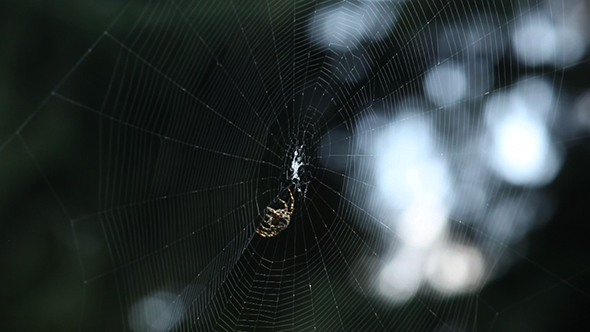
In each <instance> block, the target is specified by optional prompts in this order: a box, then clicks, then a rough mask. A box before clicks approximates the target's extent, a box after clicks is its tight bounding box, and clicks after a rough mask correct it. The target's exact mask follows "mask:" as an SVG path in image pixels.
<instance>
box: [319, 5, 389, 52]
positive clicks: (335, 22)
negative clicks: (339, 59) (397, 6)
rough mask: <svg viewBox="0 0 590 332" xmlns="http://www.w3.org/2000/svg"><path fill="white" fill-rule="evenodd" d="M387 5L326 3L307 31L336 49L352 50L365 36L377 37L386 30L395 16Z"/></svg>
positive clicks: (383, 34) (387, 32) (376, 38)
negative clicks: (332, 4)
mask: <svg viewBox="0 0 590 332" xmlns="http://www.w3.org/2000/svg"><path fill="white" fill-rule="evenodd" d="M390 6H393V4H391V3H390V2H379V1H377V2H367V3H363V4H361V5H354V4H351V3H349V2H344V3H343V4H341V5H338V6H330V7H326V8H324V9H321V10H319V11H318V12H317V15H315V17H314V21H313V22H312V23H311V24H310V26H309V32H308V33H309V35H310V37H311V38H312V39H313V40H314V41H315V42H316V43H320V44H323V45H325V46H327V47H330V48H332V49H334V50H336V51H346V50H353V49H355V48H357V47H358V46H359V45H360V44H361V43H362V42H363V40H365V39H366V40H369V41H373V40H379V39H382V38H383V37H385V36H386V35H387V34H389V32H390V30H391V26H392V25H393V24H394V23H395V20H396V19H395V16H394V15H393V14H392V13H393V11H392V10H391V9H388V8H389V7H390Z"/></svg>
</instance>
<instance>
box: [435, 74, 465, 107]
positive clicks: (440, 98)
mask: <svg viewBox="0 0 590 332" xmlns="http://www.w3.org/2000/svg"><path fill="white" fill-rule="evenodd" d="M424 90H425V92H426V96H427V97H428V99H430V101H432V102H433V103H435V104H436V105H438V106H448V105H450V104H453V103H456V102H457V101H459V100H460V99H462V98H463V97H465V95H466V93H467V77H466V75H465V71H464V70H463V68H462V67H460V66H457V65H448V64H444V65H439V66H436V67H433V68H432V69H431V70H430V71H428V73H427V74H426V77H425V78H424Z"/></svg>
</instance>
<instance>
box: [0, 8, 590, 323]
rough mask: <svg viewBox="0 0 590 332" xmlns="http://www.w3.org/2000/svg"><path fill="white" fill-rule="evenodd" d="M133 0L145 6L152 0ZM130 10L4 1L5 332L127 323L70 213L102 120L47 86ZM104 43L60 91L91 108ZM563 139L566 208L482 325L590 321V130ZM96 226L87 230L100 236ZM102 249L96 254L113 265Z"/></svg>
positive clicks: (91, 198) (576, 72) (82, 197)
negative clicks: (86, 262)
mask: <svg viewBox="0 0 590 332" xmlns="http://www.w3.org/2000/svg"><path fill="white" fill-rule="evenodd" d="M132 6H137V10H139V9H141V7H142V2H135V3H133V4H132ZM122 8H123V4H120V3H119V2H118V1H34V0H20V1H16V0H5V1H3V2H1V3H0V24H1V28H0V45H2V47H1V50H0V143H1V146H2V149H1V150H0V275H2V282H1V283H0V294H1V299H2V300H1V304H0V330H2V331H36V330H37V331H75V330H79V329H81V330H87V329H89V327H92V329H94V330H97V331H110V330H113V329H117V326H119V324H120V322H121V314H122V312H121V309H120V308H118V307H116V306H110V305H105V304H111V303H117V300H116V299H117V294H118V291H117V286H116V284H115V282H114V281H113V280H112V279H111V278H108V277H106V278H102V279H100V280H99V281H98V282H90V283H91V284H90V285H89V284H85V282H84V280H87V279H85V277H84V275H83V272H82V269H81V261H80V257H79V256H80V253H86V252H93V245H95V244H93V243H92V241H85V240H84V238H81V239H79V240H80V241H79V242H78V243H76V241H74V239H73V236H72V226H71V224H70V221H71V220H72V216H69V215H67V212H66V211H71V209H72V207H71V206H70V205H69V203H68V202H69V201H70V200H73V199H74V198H75V199H76V200H78V201H81V202H85V203H84V204H85V205H82V206H78V207H77V208H79V209H80V210H82V211H92V210H93V209H94V210H96V208H97V206H96V183H95V182H96V181H93V180H95V179H96V174H95V173H93V169H95V168H94V167H92V165H96V164H97V163H98V160H97V159H96V153H95V152H94V151H93V146H94V145H93V144H95V143H96V142H94V143H93V140H95V139H96V137H97V135H96V134H97V133H95V132H92V128H94V127H93V126H92V124H93V123H95V122H96V118H95V117H94V116H93V115H92V114H91V113H90V112H88V113H84V112H71V111H61V110H60V102H59V100H56V99H55V98H50V97H49V96H50V95H49V93H50V92H51V91H53V90H54V89H55V87H56V86H58V85H59V84H60V83H61V80H62V79H63V78H64V77H66V75H68V72H69V70H70V69H71V68H72V67H74V66H75V65H76V63H77V62H78V61H79V60H80V59H81V58H83V57H84V56H85V54H86V52H87V49H88V48H89V47H90V46H91V45H93V43H94V42H95V41H96V40H97V38H98V37H99V36H100V35H101V34H102V33H103V31H104V30H105V29H107V28H108V27H109V23H110V22H111V21H112V20H113V18H114V17H115V16H116V15H117V14H118V13H119V12H120V11H121V10H122ZM134 10H135V9H132V10H131V11H130V12H133V11H134ZM219 15H220V17H223V14H219ZM133 23H134V22H133V20H132V15H131V16H130V18H129V22H126V21H125V20H121V21H120V22H119V24H118V25H117V26H116V27H114V28H113V29H112V30H109V31H110V32H111V33H113V34H117V32H120V31H123V32H124V31H126V30H127V29H129V28H130V27H131V26H132V24H133ZM100 51H101V52H104V54H102V55H100V56H93V57H91V58H90V57H89V58H88V59H86V60H84V62H83V64H82V66H80V67H78V68H79V70H78V72H77V74H76V75H75V76H74V77H73V78H72V79H69V80H68V81H67V83H66V85H65V86H63V87H60V88H61V89H64V90H65V91H67V92H69V93H71V94H72V95H76V96H78V97H80V98H81V100H84V103H85V104H86V105H94V104H100V102H102V100H103V97H102V96H103V91H102V90H100V89H101V88H102V87H104V85H105V82H107V81H108V79H109V77H108V76H106V75H105V72H104V71H103V70H102V69H103V68H105V66H107V64H108V63H110V62H111V61H112V59H113V58H112V57H113V55H114V54H116V52H110V50H109V49H108V47H105V48H102V49H101V50H100ZM589 75H590V70H589V64H588V62H583V63H581V64H579V65H578V66H576V67H575V68H572V69H569V70H566V71H565V73H564V82H563V84H564V87H566V88H567V89H568V90H569V91H570V92H572V93H579V92H581V91H584V90H585V89H588V88H590V79H588V77H590V76H589ZM48 110H49V111H48ZM31 115H33V116H32V117H31ZM22 124H26V126H25V127H24V128H22V129H23V131H22V132H21V131H20V129H21V125H22ZM19 137H24V138H25V142H26V143H23V142H22V141H21V139H20V138H19ZM83 142H91V144H86V143H83ZM565 145H566V147H567V149H568V150H567V158H566V160H565V164H564V166H563V168H562V169H561V172H560V174H559V175H558V177H557V178H556V179H555V181H554V182H553V183H551V184H550V185H548V186H547V187H546V188H544V189H543V190H545V191H547V192H548V193H550V194H551V195H552V196H553V197H555V198H556V201H557V202H558V205H557V210H556V212H555V214H554V216H553V217H552V219H551V220H550V221H549V222H548V223H547V225H546V226H545V227H543V228H540V229H538V230H536V231H534V232H533V233H531V234H530V235H529V237H528V238H527V240H526V243H524V244H521V245H519V246H516V247H513V248H511V249H509V251H514V254H515V256H516V257H521V260H520V262H519V263H518V264H516V265H515V266H513V267H512V268H511V269H510V270H509V271H507V272H506V274H505V275H504V276H502V277H501V278H499V279H497V280H495V281H493V282H492V283H490V284H488V285H487V286H486V287H485V288H484V289H483V291H482V293H481V294H480V296H479V298H480V299H481V300H482V301H481V302H480V303H479V304H478V314H477V322H476V323H475V325H474V326H476V328H474V330H477V331H487V330H488V329H489V328H490V327H492V330H493V331H558V330H560V331H574V330H579V331H582V330H585V328H584V326H585V327H586V328H588V326H589V324H588V319H587V317H586V316H587V314H588V312H590V284H589V281H590V238H589V235H590V233H589V232H588V230H589V226H588V223H589V222H590V190H588V188H589V186H590V138H589V137H588V133H586V134H584V133H582V134H579V135H577V136H576V137H574V138H573V139H572V140H571V141H568V142H565ZM47 182H49V183H51V184H52V186H51V187H49V186H48V185H47ZM88 225H89V226H88V228H89V229H88V230H86V231H87V232H90V233H94V232H100V229H99V228H98V226H96V225H94V224H93V223H88ZM93 227H96V229H93ZM104 255H106V254H105V253H104V252H101V254H97V255H96V256H93V258H92V260H95V261H96V264H97V265H98V264H100V262H101V261H108V260H109V257H107V256H104ZM86 267H87V268H88V266H86ZM90 269H92V266H90ZM86 272H87V274H88V275H92V273H89V272H88V271H86ZM87 281H88V280H87ZM484 299H485V302H487V305H486V303H484V301H483V300H484ZM81 326H82V327H81ZM80 327H81V328H80Z"/></svg>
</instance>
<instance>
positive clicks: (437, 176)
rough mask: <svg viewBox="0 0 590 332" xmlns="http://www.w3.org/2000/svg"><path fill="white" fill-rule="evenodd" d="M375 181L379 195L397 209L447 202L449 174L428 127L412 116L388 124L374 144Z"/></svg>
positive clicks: (443, 204)
mask: <svg viewBox="0 0 590 332" xmlns="http://www.w3.org/2000/svg"><path fill="white" fill-rule="evenodd" d="M375 154H376V155H377V156H378V157H377V160H376V166H375V172H374V174H375V182H376V183H377V185H378V188H379V193H380V194H381V199H382V200H383V201H385V202H387V203H388V204H389V205H390V206H392V207H394V208H396V209H397V210H398V211H404V210H406V209H408V208H410V207H412V206H414V205H416V204H418V205H422V206H424V204H432V205H433V206H447V205H448V204H450V196H451V186H450V178H449V174H448V170H447V166H446V163H445V161H444V159H442V158H440V157H439V155H440V154H439V153H437V152H436V151H435V149H434V145H433V143H432V138H431V134H430V129H429V127H428V126H427V125H426V124H425V123H424V122H422V121H421V120H420V119H418V118H416V117H413V118H410V119H408V120H406V121H400V122H397V123H395V124H394V125H391V126H390V128H389V129H388V130H386V131H385V132H384V133H383V135H382V136H381V138H380V139H379V140H378V141H377V144H376V145H375Z"/></svg>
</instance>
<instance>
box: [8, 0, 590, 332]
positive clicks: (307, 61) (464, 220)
mask: <svg viewBox="0 0 590 332" xmlns="http://www.w3.org/2000/svg"><path fill="white" fill-rule="evenodd" d="M582 5H583V3H582V2H569V1H565V2H562V1H549V0H547V1H540V2H519V1H483V2H470V1H445V0H443V1H295V0H285V1H225V0H224V1H134V2H129V3H127V4H125V5H124V6H122V7H120V8H119V9H117V10H116V15H115V17H114V19H113V20H112V23H111V24H110V25H109V26H108V27H107V28H106V29H105V30H104V33H103V34H101V35H100V36H99V37H98V39H97V40H96V41H95V42H93V43H92V44H91V47H90V48H89V49H88V51H87V53H86V54H85V55H84V56H83V57H81V58H80V60H79V61H78V62H76V63H75V65H74V67H73V69H72V70H71V71H70V72H68V73H67V75H66V76H65V77H64V78H63V80H62V81H61V82H60V83H59V85H58V86H57V87H56V88H55V89H54V90H53V91H52V92H51V94H50V96H48V97H47V99H46V100H45V101H44V102H43V103H41V104H40V105H39V107H38V108H37V109H36V110H35V111H33V112H32V113H30V116H29V118H28V119H26V120H25V121H24V122H23V123H22V125H21V126H20V127H19V128H18V129H17V130H16V131H15V132H14V133H13V134H12V136H10V137H9V138H8V139H6V140H5V141H4V144H3V145H2V147H1V148H0V151H12V150H11V149H10V148H9V147H13V146H16V147H17V148H16V149H17V150H19V151H21V152H26V153H27V154H28V155H29V156H30V158H31V160H32V161H33V163H34V164H35V167H36V168H37V170H38V172H39V174H42V175H43V176H44V177H45V174H46V173H47V171H48V170H49V169H50V167H51V166H50V165H48V164H45V163H43V160H44V159H43V151H42V147H39V146H37V145H35V144H33V142H34V141H35V140H37V139H38V137H39V136H42V137H49V136H52V135H54V133H43V132H41V134H39V133H40V131H39V128H40V127H42V126H43V122H44V121H47V119H58V120H57V121H59V119H67V118H75V119H78V120H79V122H80V123H82V128H83V130H82V131H81V132H80V133H79V136H78V137H82V138H79V139H76V140H79V143H78V144H79V145H80V146H81V148H80V149H82V150H83V151H85V153H84V154H83V157H82V156H81V157H79V158H78V157H76V156H72V157H71V160H70V163H69V167H70V168H71V169H84V172H83V174H82V175H76V176H72V178H71V179H69V180H67V181H66V182H71V184H70V185H62V183H63V182H61V180H55V179H51V178H48V177H45V179H46V182H47V184H48V185H49V187H50V188H51V191H52V194H53V196H54V197H55V198H56V199H57V201H58V202H59V205H60V208H61V209H62V211H63V212H65V213H66V216H67V217H66V219H67V220H68V221H69V222H70V225H71V230H72V234H73V237H74V239H75V243H76V247H75V251H76V253H77V255H78V257H79V265H80V267H81V270H82V281H83V284H84V286H83V289H84V305H83V307H82V314H81V317H82V318H81V323H80V324H81V327H80V329H81V330H88V329H90V328H91V326H93V325H94V324H96V322H97V321H98V320H97V319H98V318H97V317H103V318H101V320H100V321H104V322H105V326H106V327H108V330H122V331H168V330H171V331H213V330H215V331H233V330H240V331H250V330H259V331H271V330H272V331H314V330H319V331H340V330H348V331H381V330H384V331H390V330H396V331H446V330H450V331H468V330H469V331H479V330H482V331H489V330H509V329H508V328H507V327H506V326H511V325H510V324H511V323H510V318H511V317H512V314H511V310H513V309H514V308H517V309H518V308H521V309H523V310H526V309H527V308H533V305H532V304H531V299H537V298H543V296H544V295H545V294H546V293H547V292H548V290H551V289H553V288H555V287H557V286H559V287H560V289H561V290H562V292H563V293H567V294H570V293H573V294H576V296H579V297H580V298H582V299H583V300H584V301H585V303H586V305H587V303H588V294H587V293H586V292H585V291H584V289H583V288H581V287H579V286H577V285H575V284H574V283H573V282H572V280H571V278H573V277H574V276H577V275H579V274H584V271H587V268H588V262H587V261H585V262H582V263H576V264H575V267H574V268H573V270H574V271H573V272H572V271H569V270H568V271H565V269H564V270H561V271H560V270H557V271H556V270H554V268H553V267H552V266H551V265H550V264H549V263H539V262H537V261H536V260H534V259H533V258H530V257H529V256H528V254H527V251H526V248H524V247H521V246H523V245H522V243H526V239H527V234H528V233H529V232H531V231H532V230H533V229H536V228H540V227H541V226H542V225H543V223H544V221H546V220H547V219H549V218H550V216H551V215H552V213H553V211H554V210H555V208H556V205H555V201H554V200H551V198H550V196H547V195H545V193H544V192H543V190H542V187H543V186H544V185H546V184H548V183H550V182H551V181H552V180H553V179H554V178H555V176H556V174H557V173H558V172H559V170H560V168H561V166H562V164H563V160H564V156H565V154H566V151H567V150H566V145H565V144H564V143H563V142H565V141H566V140H573V142H575V143H577V142H579V141H580V140H579V139H580V138H583V137H584V134H583V130H585V129H584V128H583V125H578V126H576V127H572V126H571V124H568V123H566V122H567V118H568V116H572V115H571V114H569V115H568V114H565V115H564V111H562V110H563V109H565V108H566V107H565V106H564V105H567V104H568V103H572V102H571V99H569V98H568V97H567V95H568V93H570V91H572V92H571V93H574V92H576V91H575V90H576V89H575V86H572V87H571V89H570V87H569V86H568V81H567V77H566V75H565V74H564V72H565V71H566V70H567V69H568V68H572V67H582V66H587V59H583V58H582V55H583V54H584V52H585V47H586V46H585V45H586V44H585V43H587V39H588V35H587V34H586V35H585V37H584V36H583V35H582V32H583V31H584V30H583V29H580V30H576V31H578V32H577V33H578V35H576V34H563V35H559V33H560V32H562V31H569V30H568V29H570V30H574V29H575V28H576V27H578V26H576V25H571V26H570V23H571V21H575V20H574V19H571V20H568V19H566V18H569V17H570V15H573V14H572V13H575V11H576V8H578V9H579V7H576V6H582ZM583 8H585V10H588V7H587V6H586V7H583ZM576 22H577V21H576ZM582 26H583V25H582ZM539 27H541V28H547V29H549V30H548V31H550V32H551V31H552V33H553V34H554V35H555V38H554V39H553V40H552V41H553V46H554V47H553V48H551V45H549V44H547V45H545V44H542V45H541V47H546V49H541V50H540V51H539V50H538V49H535V48H534V47H533V46H535V45H533V44H534V42H535V40H536V39H534V38H535V36H536V35H535V34H534V32H535V31H542V32H543V31H545V30H535V29H537V28H538V29H541V28H539ZM551 29H553V30H551ZM531 31H532V32H531ZM579 31H582V32H579ZM580 35H582V37H583V38H578V39H579V40H582V41H581V42H580V43H581V44H580V45H583V46H581V47H582V50H581V51H579V50H577V49H573V50H570V49H569V48H567V47H565V46H563V45H561V44H559V43H560V42H561V41H560V40H562V39H563V38H565V37H568V38H570V39H568V40H570V43H569V44H568V45H569V46H571V45H577V44H576V42H578V40H576V39H575V37H579V36H580ZM543 36H544V37H543V38H542V40H545V38H548V37H546V35H543ZM564 36H565V37H564ZM572 36H573V37H572ZM584 38H585V39H584ZM584 40H585V41H584ZM527 43H528V44H527ZM529 44H530V45H529ZM522 45H524V46H522ZM527 45H528V46H530V47H528V48H527ZM521 46H522V47H521ZM576 52H577V53H576ZM570 84H572V85H573V83H570ZM576 93H577V92H576ZM515 105H517V106H515ZM523 105H524V106H523ZM512 109H519V110H522V109H525V111H522V112H520V113H519V112H516V113H515V114H516V115H514V114H513V113H511V111H510V110H512ZM526 109H532V111H531V112H534V114H535V115H534V116H532V118H533V119H534V121H537V122H534V121H533V120H531V121H533V122H530V121H529V120H530V119H531V117H529V115H530V114H529V113H527V112H529V111H526ZM513 115H514V116H515V120H514V121H516V123H517V124H518V128H519V129H518V130H517V131H516V132H517V133H522V132H525V133H528V132H527V130H529V129H530V132H531V133H533V134H531V135H532V136H531V137H533V136H534V137H537V136H535V135H536V134H537V133H538V132H540V134H539V135H541V137H545V138H546V139H547V140H546V141H542V144H541V145H540V146H541V147H542V148H537V145H534V143H530V144H529V143H528V142H529V141H527V140H526V139H524V143H522V144H523V145H520V146H521V148H520V150H518V151H517V153H516V154H517V155H519V156H521V155H523V154H524V155H526V156H528V154H527V153H528V152H530V151H533V152H530V154H531V156H530V157H529V159H527V160H538V158H541V159H540V160H541V164H543V165H544V166H542V167H541V166H530V165H529V164H524V166H523V163H526V160H525V161H524V162H523V161H517V162H512V164H511V163H510V162H508V166H506V163H501V162H499V161H498V160H503V159H502V158H508V157H510V156H513V154H514V153H513V152H511V151H512V150H509V149H508V150H502V149H501V148H502V147H504V145H502V144H504V143H503V142H504V140H503V139H504V137H508V140H509V142H508V143H506V144H508V145H509V146H512V145H514V144H520V143H518V142H521V138H520V136H518V137H516V136H510V135H512V133H513V132H514V130H512V129H511V128H513V127H511V124H512V122H509V121H508V120H511V119H513V117H512V116H513ZM54 121H56V120H54ZM518 121H520V122H518ZM530 123H534V124H537V123H540V126H541V127H539V126H533V125H530ZM587 123H590V121H589V122H587ZM538 128H544V129H542V130H541V129H538ZM586 130H587V129H586ZM502 135H504V136H502ZM543 135H544V136H543ZM515 142H517V143H515ZM527 144H529V145H527ZM535 149H541V150H540V151H541V152H538V153H537V152H535V151H537V150H535ZM543 149H544V150H543ZM503 153H504V154H503ZM510 153H512V154H510ZM535 153H537V154H535ZM505 154H508V155H509V156H508V157H506V155H505ZM538 155H540V156H541V157H537V156H538ZM535 158H537V159H535ZM519 160H520V159H519ZM535 165H537V164H535ZM506 167H508V168H506ZM289 189H290V190H292V192H293V195H294V198H295V200H294V213H293V215H292V216H291V220H290V224H289V226H288V228H286V229H285V230H283V231H282V232H281V233H280V234H279V235H277V236H276V237H271V238H264V237H261V236H259V235H257V234H256V232H255V229H256V227H258V225H259V224H260V222H261V221H262V218H264V216H265V214H266V212H267V207H272V208H273V209H281V208H284V205H283V204H282V203H281V202H280V199H282V200H285V201H287V202H290V199H289V194H288V190H289ZM89 243H92V245H90V244H89ZM515 264H524V265H525V266H529V267H531V268H532V269H534V270H535V273H536V275H537V276H541V278H542V280H543V283H542V285H540V286H536V287H535V286H532V285H531V284H527V285H529V286H531V289H528V290H527V292H524V293H522V294H519V296H517V297H515V298H510V299H509V300H505V299H504V300H498V299H496V298H495V297H494V296H493V295H490V294H488V293H486V292H485V290H486V288H485V286H486V285H487V284H488V283H490V282H491V281H494V280H497V279H498V278H500V277H501V276H502V275H503V274H505V273H509V271H510V269H511V268H513V267H514V265H515ZM547 301H549V300H547ZM515 312H519V311H518V310H516V311H515ZM105 317H106V318H105ZM505 317H506V319H504V318H505ZM506 324H508V325H506ZM527 324H532V323H531V322H527ZM106 327H105V328H106Z"/></svg>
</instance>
